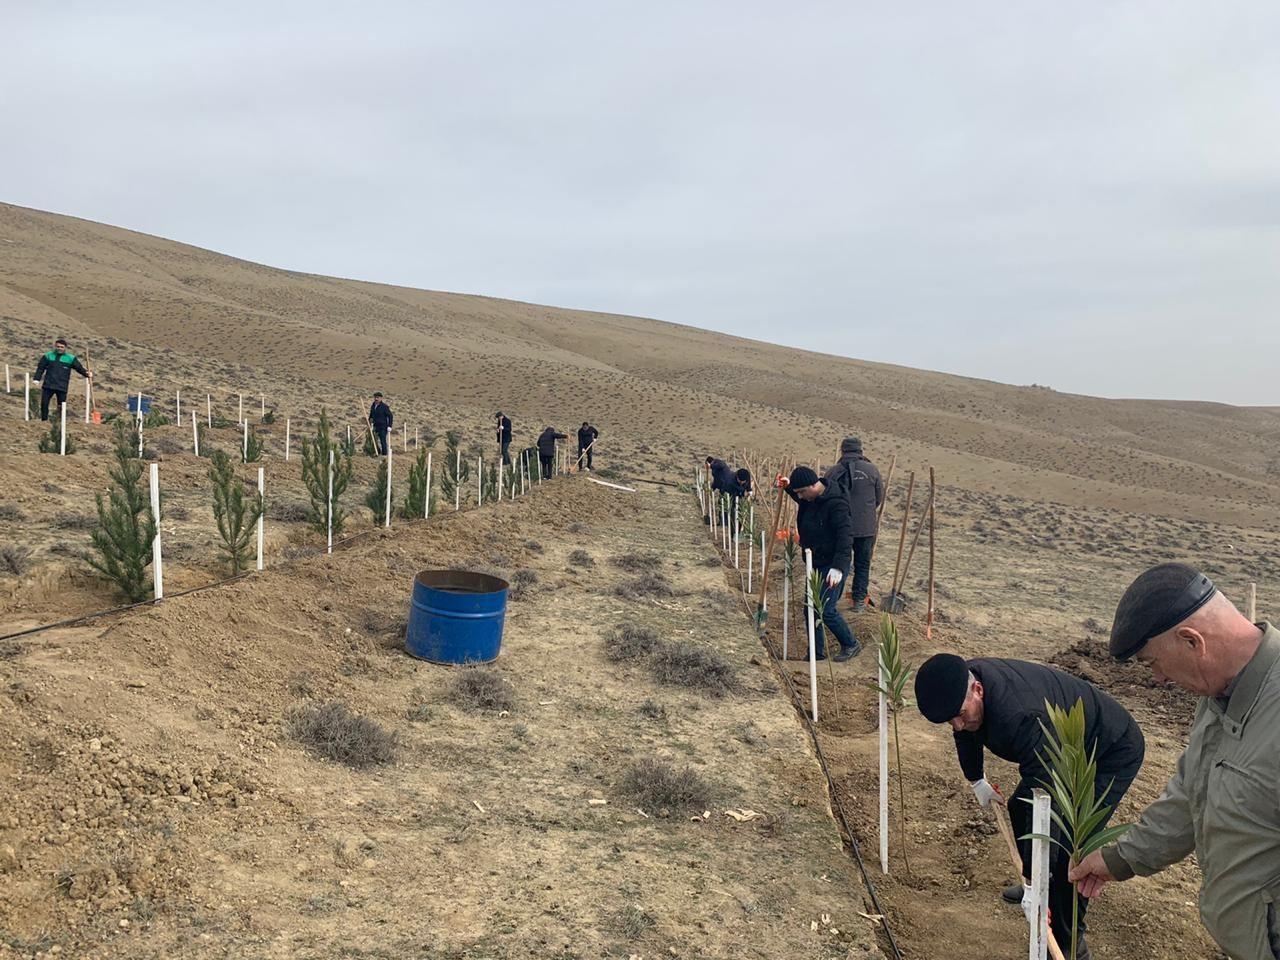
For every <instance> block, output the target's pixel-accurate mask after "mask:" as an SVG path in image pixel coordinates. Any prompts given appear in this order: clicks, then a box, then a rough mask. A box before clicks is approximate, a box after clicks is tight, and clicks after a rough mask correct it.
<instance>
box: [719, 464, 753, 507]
mask: <svg viewBox="0 0 1280 960" xmlns="http://www.w3.org/2000/svg"><path fill="white" fill-rule="evenodd" d="M724 492H725V493H727V494H728V495H729V496H731V497H733V498H734V499H735V500H738V499H741V498H742V497H749V496H751V494H752V492H753V489H752V486H751V471H750V470H748V469H747V468H746V467H739V468H738V469H737V470H735V471H734V472H733V479H732V480H730V481H729V483H728V485H727V486H726V487H725V490H724Z"/></svg>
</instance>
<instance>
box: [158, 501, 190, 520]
mask: <svg viewBox="0 0 1280 960" xmlns="http://www.w3.org/2000/svg"><path fill="white" fill-rule="evenodd" d="M164 517H165V519H166V520H190V519H191V511H190V510H188V509H187V508H186V507H184V506H182V504H180V503H175V504H172V505H170V506H166V507H165V510H164Z"/></svg>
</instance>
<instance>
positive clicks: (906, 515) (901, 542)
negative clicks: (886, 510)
mask: <svg viewBox="0 0 1280 960" xmlns="http://www.w3.org/2000/svg"><path fill="white" fill-rule="evenodd" d="M915 488H916V472H915V471H914V470H912V471H911V473H910V475H909V479H908V480H907V505H906V507H905V508H904V509H903V511H902V534H901V536H899V537H898V559H897V561H896V562H895V563H894V565H893V592H892V594H891V596H896V595H897V592H898V571H899V570H901V569H902V548H903V547H905V546H906V545H907V522H908V521H909V520H910V518H911V495H912V493H914V492H915ZM888 499H889V497H888V495H887V494H886V495H885V500H886V501H888Z"/></svg>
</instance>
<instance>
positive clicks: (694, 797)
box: [618, 757, 711, 811]
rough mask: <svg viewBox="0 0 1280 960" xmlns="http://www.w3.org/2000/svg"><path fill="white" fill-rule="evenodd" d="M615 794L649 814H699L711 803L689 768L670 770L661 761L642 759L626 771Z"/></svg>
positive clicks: (699, 779) (702, 783) (705, 787)
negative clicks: (680, 811) (646, 810)
mask: <svg viewBox="0 0 1280 960" xmlns="http://www.w3.org/2000/svg"><path fill="white" fill-rule="evenodd" d="M618 790H619V792H620V793H622V794H623V796H625V797H627V798H629V799H630V800H632V801H634V802H635V803H636V804H637V805H638V806H640V807H641V808H642V809H643V808H646V807H647V808H648V809H650V810H656V811H662V810H669V811H670V810H688V809H693V810H703V809H705V808H706V807H707V806H709V805H710V803H711V788H710V787H709V786H708V785H707V783H706V781H705V780H703V778H702V775H701V774H700V773H698V771H697V770H695V769H693V767H691V766H689V765H687V764H686V765H685V766H683V767H680V768H676V767H673V766H672V765H671V764H669V763H667V762H666V761H665V760H658V759H656V758H653V757H645V758H644V759H642V760H638V761H636V762H635V763H633V764H632V765H631V766H630V767H628V768H627V769H626V770H625V771H624V772H623V774H622V777H621V779H620V780H619V781H618Z"/></svg>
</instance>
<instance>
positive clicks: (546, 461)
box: [538, 454, 556, 477]
mask: <svg viewBox="0 0 1280 960" xmlns="http://www.w3.org/2000/svg"><path fill="white" fill-rule="evenodd" d="M538 463H539V464H540V465H541V467H542V475H543V476H544V477H550V476H551V475H552V474H553V473H554V472H555V463H556V458H555V456H554V455H553V456H550V457H545V456H543V455H542V454H538Z"/></svg>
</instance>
